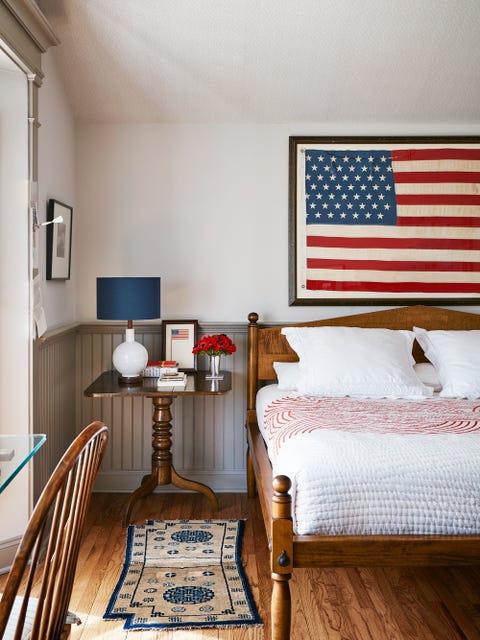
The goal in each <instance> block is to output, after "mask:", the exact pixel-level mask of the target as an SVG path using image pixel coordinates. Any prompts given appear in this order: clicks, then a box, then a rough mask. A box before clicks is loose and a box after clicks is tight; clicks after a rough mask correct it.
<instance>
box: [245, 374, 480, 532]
mask: <svg viewBox="0 0 480 640" xmlns="http://www.w3.org/2000/svg"><path fill="white" fill-rule="evenodd" d="M257 416H258V423H259V427H260V431H261V432H262V435H263V437H264V439H265V442H266V444H267V449H268V453H269V456H270V460H271V462H272V467H273V473H274V475H277V474H284V475H287V476H289V477H290V479H291V480H292V489H291V493H292V498H293V500H292V501H293V519H294V530H295V532H296V533H297V534H319V535H377V534H378V535H379V534H409V535H411V534H418V535H424V534H451V535H455V534H461V535H468V534H478V533H480V400H456V399H444V398H440V397H437V396H434V397H433V398H428V399H423V400H402V399H395V400H392V399H385V398H379V399H358V398H321V397H317V396H301V395H299V394H298V393H296V392H291V391H288V392H286V391H282V390H279V389H278V385H268V386H267V387H264V388H262V389H260V390H259V392H258V394H257Z"/></svg>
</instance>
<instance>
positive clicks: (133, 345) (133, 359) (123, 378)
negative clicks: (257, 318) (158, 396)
mask: <svg viewBox="0 0 480 640" xmlns="http://www.w3.org/2000/svg"><path fill="white" fill-rule="evenodd" d="M112 360H113V366H114V367H115V369H116V370H117V371H118V373H119V374H120V376H119V382H121V383H122V384H140V383H141V382H142V380H143V376H142V371H143V370H144V369H145V367H146V366H147V362H148V352H147V350H146V349H145V347H144V346H143V344H140V343H139V342H135V330H134V329H127V330H126V333H125V342H122V344H119V345H118V347H117V348H116V349H115V351H114V352H113V355H112Z"/></svg>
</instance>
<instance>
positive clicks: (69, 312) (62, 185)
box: [38, 49, 79, 329]
mask: <svg viewBox="0 0 480 640" xmlns="http://www.w3.org/2000/svg"><path fill="white" fill-rule="evenodd" d="M42 68H43V71H44V73H45V79H44V81H43V84H42V87H41V89H40V91H39V121H40V125H41V126H40V129H39V134H38V137H39V142H38V144H39V153H38V167H39V169H38V182H39V201H38V217H39V221H40V222H44V221H45V220H46V216H47V213H46V212H47V201H48V199H49V198H54V199H55V200H60V201H61V202H64V203H65V204H68V205H69V206H73V208H74V210H73V224H72V228H73V235H72V241H73V242H72V259H73V256H74V255H75V252H76V243H75V240H76V235H77V227H78V224H79V220H78V212H77V211H76V208H75V204H76V198H75V178H76V173H75V122H74V120H73V116H72V112H71V109H70V106H69V104H68V101H67V98H66V96H65V93H64V90H63V87H62V84H61V81H60V78H59V76H58V72H57V67H56V64H55V59H54V56H53V52H52V50H51V49H50V50H49V51H48V52H47V53H46V54H44V56H43V57H42ZM46 236H47V234H46V227H43V228H42V229H41V231H40V232H39V273H40V276H41V280H42V293H43V299H44V307H45V314H46V319H47V325H48V328H49V329H51V328H53V327H55V326H58V325H64V324H69V323H71V322H74V321H75V298H76V288H75V287H76V275H77V274H76V272H75V271H74V270H72V276H71V279H70V280H65V281H62V280H49V281H47V280H46Z"/></svg>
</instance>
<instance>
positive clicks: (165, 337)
mask: <svg viewBox="0 0 480 640" xmlns="http://www.w3.org/2000/svg"><path fill="white" fill-rule="evenodd" d="M197 336H198V320H164V321H163V322H162V360H174V361H175V362H177V363H178V365H177V366H178V369H179V370H180V371H186V372H187V373H188V372H190V373H191V372H194V371H196V370H197V357H196V355H195V354H193V353H192V349H193V347H194V346H195V344H196V342H197Z"/></svg>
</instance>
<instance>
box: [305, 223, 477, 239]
mask: <svg viewBox="0 0 480 640" xmlns="http://www.w3.org/2000/svg"><path fill="white" fill-rule="evenodd" d="M307 236H327V237H338V238H449V239H454V238H459V239H470V240H478V239H480V228H478V227H477V228H473V229H472V228H470V227H394V226H391V225H379V224H372V225H350V224H345V225H343V224H308V225H307Z"/></svg>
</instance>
